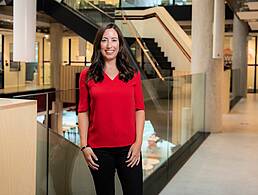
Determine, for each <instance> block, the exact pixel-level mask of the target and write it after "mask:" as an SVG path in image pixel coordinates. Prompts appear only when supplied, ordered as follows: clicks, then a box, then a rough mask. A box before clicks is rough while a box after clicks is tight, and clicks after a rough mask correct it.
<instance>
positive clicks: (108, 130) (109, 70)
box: [78, 24, 145, 195]
mask: <svg viewBox="0 0 258 195" xmlns="http://www.w3.org/2000/svg"><path fill="white" fill-rule="evenodd" d="M91 61H92V64H91V66H90V67H89V69H84V70H83V71H82V72H81V75H80V83H79V86H80V99H79V107H78V112H79V114H78V119H79V129H80V138H81V150H82V152H83V154H84V157H85V160H86V163H87V164H88V166H89V168H90V171H91V174H92V176H93V180H94V184H95V189H96V193H97V195H114V194H115V187H114V175H115V171H117V174H118V176H119V179H120V183H121V185H122V189H123V194H124V195H141V194H142V183H143V176H142V161H141V145H142V136H143V128H144V121H145V113H144V100H143V94H142V86H141V78H140V73H139V72H137V71H136V70H135V69H134V68H132V67H131V66H129V63H128V58H127V53H126V50H125V41H124V38H123V36H122V33H121V31H120V29H119V28H118V27H117V26H116V25H115V24H108V25H107V26H105V27H103V28H101V29H100V30H99V31H98V33H97V34H96V37H95V41H94V51H93V55H92V60H91Z"/></svg>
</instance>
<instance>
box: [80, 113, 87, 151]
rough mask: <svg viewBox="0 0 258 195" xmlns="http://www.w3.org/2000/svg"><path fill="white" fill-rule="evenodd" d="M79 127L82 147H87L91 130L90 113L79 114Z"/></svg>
mask: <svg viewBox="0 0 258 195" xmlns="http://www.w3.org/2000/svg"><path fill="white" fill-rule="evenodd" d="M78 125H79V129H80V140H81V147H82V146H86V145H87V136H88V128H89V115H88V112H80V113H78Z"/></svg>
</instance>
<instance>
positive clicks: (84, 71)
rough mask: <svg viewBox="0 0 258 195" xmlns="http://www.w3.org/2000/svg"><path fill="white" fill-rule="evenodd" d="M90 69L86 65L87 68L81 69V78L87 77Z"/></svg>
mask: <svg viewBox="0 0 258 195" xmlns="http://www.w3.org/2000/svg"><path fill="white" fill-rule="evenodd" d="M88 70H89V67H86V68H84V69H83V70H82V71H81V74H80V78H81V79H86V77H87V74H88Z"/></svg>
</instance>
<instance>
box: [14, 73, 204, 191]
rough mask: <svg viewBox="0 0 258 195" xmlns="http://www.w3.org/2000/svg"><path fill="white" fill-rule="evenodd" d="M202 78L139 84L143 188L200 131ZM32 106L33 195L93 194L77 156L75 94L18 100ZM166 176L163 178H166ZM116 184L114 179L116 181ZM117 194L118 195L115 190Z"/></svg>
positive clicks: (196, 75) (77, 136) (169, 78)
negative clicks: (34, 139) (143, 117)
mask: <svg viewBox="0 0 258 195" xmlns="http://www.w3.org/2000/svg"><path fill="white" fill-rule="evenodd" d="M204 83H205V76H204V75H203V74H195V75H184V76H176V77H174V78H172V77H167V78H165V80H161V79H147V80H143V81H142V86H143V92H144V101H145V113H146V121H145V126H144V135H143V144H142V156H143V173H144V182H146V181H147V180H149V179H151V178H152V176H153V175H155V172H157V171H160V170H161V169H162V170H164V171H165V172H164V173H165V174H162V175H161V178H159V179H161V180H167V179H168V177H169V176H168V169H170V168H171V166H172V167H173V164H169V163H168V162H169V159H170V158H171V157H173V155H174V154H175V153H176V152H177V150H178V149H179V148H180V147H181V146H183V145H184V144H185V143H186V142H187V141H188V140H189V139H191V137H192V136H194V135H195V134H196V133H197V132H199V131H204V97H205V85H204ZM16 98H22V99H34V100H37V103H38V104H37V105H38V107H37V111H38V117H37V120H38V148H37V152H38V153H37V158H38V159H37V194H42V195H44V194H45V193H46V189H48V192H49V194H94V185H93V182H92V179H91V175H90V172H89V169H88V168H87V166H86V164H85V160H84V159H83V156H82V154H81V153H80V149H79V144H80V137H79V130H78V121H77V113H76V110H77V108H76V107H77V104H78V89H71V90H64V91H56V92H52V93H51V92H49V93H41V94H36V95H35V94H34V95H23V96H19V97H16ZM166 173H167V174H166ZM116 182H118V178H116ZM116 188H117V194H122V191H121V187H120V185H116Z"/></svg>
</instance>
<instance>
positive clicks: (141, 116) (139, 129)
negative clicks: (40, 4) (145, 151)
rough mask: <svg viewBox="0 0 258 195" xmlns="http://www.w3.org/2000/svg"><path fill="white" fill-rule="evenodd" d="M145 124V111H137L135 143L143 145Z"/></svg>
mask: <svg viewBox="0 0 258 195" xmlns="http://www.w3.org/2000/svg"><path fill="white" fill-rule="evenodd" d="M144 122H145V112H144V110H138V111H136V140H135V143H137V144H140V145H142V136H143V130H144Z"/></svg>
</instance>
